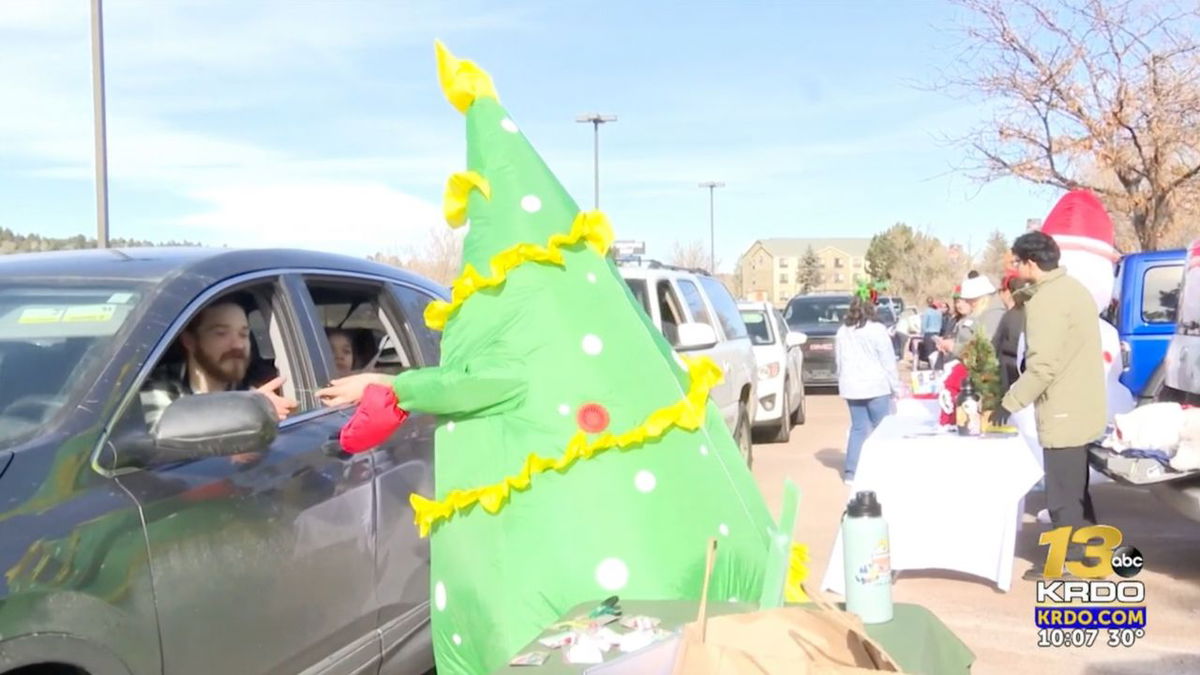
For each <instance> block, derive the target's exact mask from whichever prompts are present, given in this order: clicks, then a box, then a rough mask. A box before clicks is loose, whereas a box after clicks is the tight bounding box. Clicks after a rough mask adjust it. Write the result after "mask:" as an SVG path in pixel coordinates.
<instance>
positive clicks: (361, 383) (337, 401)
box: [317, 373, 392, 408]
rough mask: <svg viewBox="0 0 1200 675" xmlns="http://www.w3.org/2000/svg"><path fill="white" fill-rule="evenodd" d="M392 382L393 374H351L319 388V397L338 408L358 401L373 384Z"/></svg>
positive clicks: (325, 402) (330, 405)
mask: <svg viewBox="0 0 1200 675" xmlns="http://www.w3.org/2000/svg"><path fill="white" fill-rule="evenodd" d="M391 383H392V376H391V375H382V374H379V373H360V374H358V375H350V376H349V377H343V378H339V379H336V380H334V381H333V382H331V383H330V384H329V386H328V387H325V388H324V389H318V390H317V398H319V399H321V403H324V404H325V405H326V406H328V407H330V408H336V407H337V406H342V405H351V404H354V403H358V402H359V400H360V399H362V397H363V392H364V391H366V389H367V387H368V386H370V385H372V384H379V385H383V386H385V387H386V386H390V385H391Z"/></svg>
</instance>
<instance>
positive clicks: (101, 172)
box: [92, 0, 108, 248]
mask: <svg viewBox="0 0 1200 675" xmlns="http://www.w3.org/2000/svg"><path fill="white" fill-rule="evenodd" d="M101 1H102V0H92V105H93V108H94V111H93V113H94V124H95V131H94V134H95V137H96V246H98V247H100V248H108V139H107V135H108V131H107V125H106V123H105V116H104V9H103V7H101Z"/></svg>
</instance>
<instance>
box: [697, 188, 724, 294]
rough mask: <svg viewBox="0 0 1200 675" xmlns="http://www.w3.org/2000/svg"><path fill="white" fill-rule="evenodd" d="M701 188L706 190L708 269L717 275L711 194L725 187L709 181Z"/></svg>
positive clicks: (715, 231) (715, 239) (715, 234)
mask: <svg viewBox="0 0 1200 675" xmlns="http://www.w3.org/2000/svg"><path fill="white" fill-rule="evenodd" d="M700 187H702V188H708V267H709V272H710V273H712V274H716V273H717V227H716V224H715V220H714V218H713V201H714V197H713V193H714V192H716V189H717V188H723V187H725V183H722V182H721V181H714V180H710V181H707V182H704V183H701V184H700Z"/></svg>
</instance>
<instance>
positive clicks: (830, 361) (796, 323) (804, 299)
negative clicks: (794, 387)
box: [783, 295, 854, 386]
mask: <svg viewBox="0 0 1200 675" xmlns="http://www.w3.org/2000/svg"><path fill="white" fill-rule="evenodd" d="M853 299H854V296H851V295H798V296H796V297H794V298H792V299H791V300H789V301H788V304H787V307H786V308H785V309H784V310H783V319H784V321H787V324H788V328H791V329H792V330H794V331H799V332H801V333H804V334H805V335H807V336H808V341H807V342H806V343H805V344H804V383H805V384H807V385H810V386H833V385H837V363H836V362H835V361H834V354H833V342H834V336H836V335H837V331H838V327H840V326H841V325H842V319H843V318H844V317H845V316H846V312H847V310H849V309H850V302H851V301H852V300H853Z"/></svg>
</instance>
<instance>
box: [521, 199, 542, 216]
mask: <svg viewBox="0 0 1200 675" xmlns="http://www.w3.org/2000/svg"><path fill="white" fill-rule="evenodd" d="M521 208H523V209H525V210H526V211H528V212H529V213H537V212H538V211H541V210H542V200H540V199H538V198H537V197H535V196H533V195H525V196H524V197H521Z"/></svg>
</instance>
